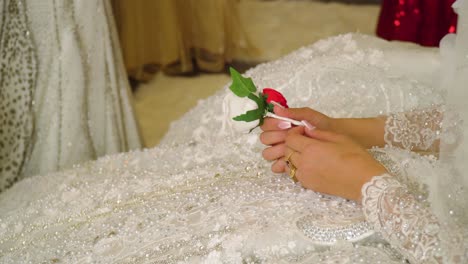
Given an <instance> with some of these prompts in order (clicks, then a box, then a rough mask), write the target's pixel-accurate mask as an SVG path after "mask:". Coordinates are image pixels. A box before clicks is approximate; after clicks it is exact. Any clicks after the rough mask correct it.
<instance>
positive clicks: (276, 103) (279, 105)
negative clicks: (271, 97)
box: [271, 101, 284, 109]
mask: <svg viewBox="0 0 468 264" xmlns="http://www.w3.org/2000/svg"><path fill="white" fill-rule="evenodd" d="M271 103H272V104H274V105H276V106H278V107H280V108H283V109H284V106H282V105H281V104H280V103H278V102H275V101H271Z"/></svg>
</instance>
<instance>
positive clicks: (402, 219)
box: [362, 174, 462, 263]
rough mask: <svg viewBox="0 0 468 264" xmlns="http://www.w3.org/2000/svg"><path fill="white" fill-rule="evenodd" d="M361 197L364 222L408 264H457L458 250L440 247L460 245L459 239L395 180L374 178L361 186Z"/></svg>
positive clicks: (390, 177) (421, 202)
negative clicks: (371, 226) (395, 249)
mask: <svg viewBox="0 0 468 264" xmlns="http://www.w3.org/2000/svg"><path fill="white" fill-rule="evenodd" d="M362 197H363V198H362V205H363V211H364V215H365V217H366V219H367V221H368V222H369V223H370V224H371V225H373V226H374V229H375V231H377V232H380V233H381V234H382V236H383V237H384V238H385V239H386V240H387V241H389V243H390V244H391V245H392V246H394V247H395V248H397V249H398V250H399V251H400V253H401V254H403V255H404V256H405V257H406V258H407V259H408V260H409V261H410V262H411V263H446V261H448V262H447V263H461V261H462V260H461V259H462V257H461V254H462V251H459V250H458V247H457V246H455V247H453V248H451V249H447V248H444V247H443V246H442V245H454V244H455V245H457V244H458V245H460V244H461V243H460V241H461V239H460V237H457V236H456V235H454V232H453V231H452V232H447V230H445V229H444V228H442V227H441V225H440V224H439V222H438V220H437V218H436V217H435V216H434V215H433V214H432V213H431V212H430V210H429V208H428V207H427V206H424V202H423V201H419V200H417V199H416V197H415V196H413V195H412V194H411V193H410V192H409V191H408V190H407V188H406V186H405V185H403V184H402V183H400V182H399V181H398V180H396V179H395V177H393V176H390V175H388V174H384V175H382V176H377V177H374V178H373V179H372V180H371V181H370V182H368V183H366V184H365V185H364V186H363V188H362ZM447 234H449V235H447ZM448 237H450V241H451V243H450V241H447V239H449V238H448ZM457 242H459V243H457ZM447 251H450V252H447ZM442 252H443V254H442ZM441 256H444V259H442V257H441Z"/></svg>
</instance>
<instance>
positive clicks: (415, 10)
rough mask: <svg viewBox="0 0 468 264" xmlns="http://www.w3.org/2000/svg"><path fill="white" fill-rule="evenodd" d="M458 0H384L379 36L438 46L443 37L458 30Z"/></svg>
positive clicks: (378, 30) (378, 26)
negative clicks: (454, 5) (453, 6)
mask: <svg viewBox="0 0 468 264" xmlns="http://www.w3.org/2000/svg"><path fill="white" fill-rule="evenodd" d="M454 2H455V0H430V1H427V0H383V1H382V8H381V10H380V16H379V22H378V25H377V35H378V36H380V37H382V38H384V39H387V40H401V41H411V42H415V43H419V44H421V45H423V46H439V42H440V40H441V39H442V38H443V37H444V36H445V35H446V34H449V33H455V32H456V25H457V15H456V14H455V12H454V11H453V9H452V4H453V3H454Z"/></svg>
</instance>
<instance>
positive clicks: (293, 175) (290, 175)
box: [286, 151, 297, 182]
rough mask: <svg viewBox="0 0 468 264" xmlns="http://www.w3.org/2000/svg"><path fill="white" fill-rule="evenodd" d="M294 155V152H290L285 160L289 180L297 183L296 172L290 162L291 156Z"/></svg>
mask: <svg viewBox="0 0 468 264" xmlns="http://www.w3.org/2000/svg"><path fill="white" fill-rule="evenodd" d="M293 154H294V151H293V152H291V153H290V154H289V155H288V157H287V158H286V165H287V166H288V168H289V177H290V178H291V180H293V181H294V182H297V177H296V170H297V167H296V166H295V165H294V163H292V161H291V156H292V155H293Z"/></svg>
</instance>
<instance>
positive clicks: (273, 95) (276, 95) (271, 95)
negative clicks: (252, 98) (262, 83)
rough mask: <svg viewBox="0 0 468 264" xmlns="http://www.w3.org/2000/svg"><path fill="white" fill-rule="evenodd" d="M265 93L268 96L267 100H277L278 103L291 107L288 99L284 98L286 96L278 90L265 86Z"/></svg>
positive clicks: (268, 101)
mask: <svg viewBox="0 0 468 264" xmlns="http://www.w3.org/2000/svg"><path fill="white" fill-rule="evenodd" d="M263 94H264V95H266V96H267V98H266V102H267V103H270V102H271V101H275V102H277V103H278V104H280V105H282V106H284V107H286V108H289V106H288V102H287V101H286V98H284V96H283V95H282V94H281V93H280V92H278V91H276V90H275V89H272V88H264V89H263Z"/></svg>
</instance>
